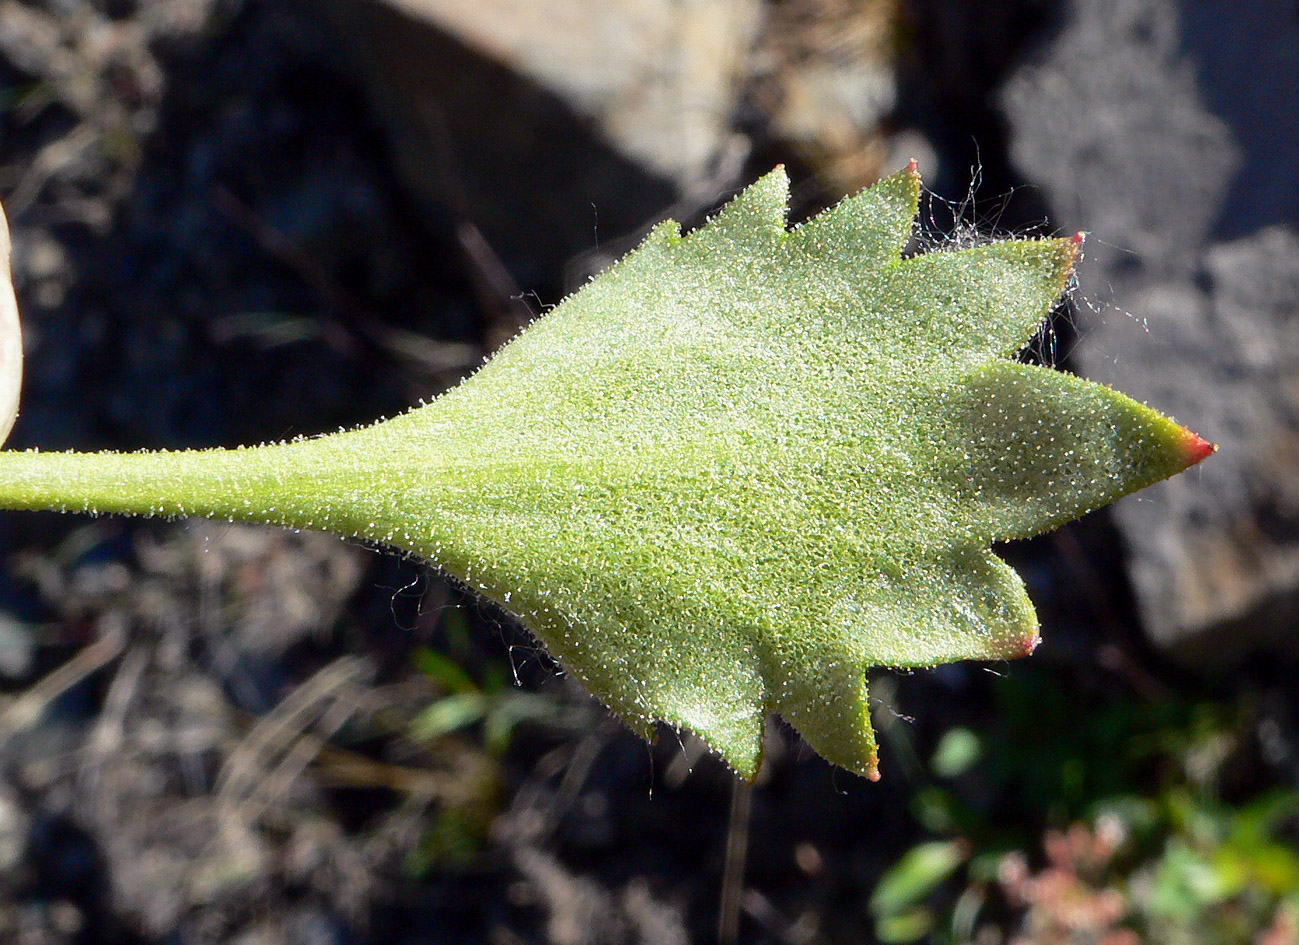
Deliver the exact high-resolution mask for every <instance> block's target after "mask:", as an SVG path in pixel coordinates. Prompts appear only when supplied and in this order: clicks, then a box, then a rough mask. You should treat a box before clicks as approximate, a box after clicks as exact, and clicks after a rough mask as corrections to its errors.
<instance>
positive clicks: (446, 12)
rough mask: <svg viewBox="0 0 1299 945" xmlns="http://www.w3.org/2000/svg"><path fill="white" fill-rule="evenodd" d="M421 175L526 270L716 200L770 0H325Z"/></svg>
mask: <svg viewBox="0 0 1299 945" xmlns="http://www.w3.org/2000/svg"><path fill="white" fill-rule="evenodd" d="M313 2H314V3H316V4H317V5H318V6H319V7H320V8H321V9H323V10H324V11H325V12H326V13H327V14H328V16H329V18H330V20H331V21H332V22H333V23H334V25H335V27H336V28H337V35H338V37H339V39H340V41H341V43H342V45H343V46H344V47H345V49H346V51H347V53H348V54H349V56H350V58H351V60H352V61H353V62H354V64H355V65H356V67H357V70H358V72H359V75H360V77H361V79H362V80H363V82H364V84H365V85H366V86H367V88H368V89H369V92H370V97H371V100H372V102H373V105H374V107H375V110H376V112H377V114H378V115H379V117H380V118H381V119H382V121H383V123H384V125H385V127H386V129H387V131H388V134H389V138H390V140H391V142H392V146H393V149H394V151H395V154H396V157H397V163H398V166H399V169H400V172H401V174H402V175H403V176H404V178H405V180H406V183H407V186H408V187H409V188H410V189H411V190H412V191H413V193H415V194H416V195H417V196H418V197H419V198H421V199H422V200H423V201H425V203H426V204H431V205H433V206H434V207H437V208H440V212H441V213H442V214H443V215H447V214H449V215H450V216H451V217H452V218H453V222H456V223H459V222H462V221H463V220H465V219H468V220H471V221H472V222H473V223H474V224H475V225H476V226H477V227H478V228H479V229H481V230H482V231H483V233H484V234H485V235H486V237H487V241H488V243H489V244H490V245H491V246H492V247H493V248H494V249H495V250H496V251H497V252H499V253H500V254H501V256H502V257H503V258H504V260H505V262H506V263H507V265H508V266H509V267H510V269H511V270H513V272H514V273H515V275H516V277H517V278H519V279H520V281H522V282H523V283H524V284H528V283H529V282H532V281H533V280H537V279H539V278H541V277H542V276H546V275H551V274H553V273H554V272H557V271H559V270H560V268H561V267H562V266H563V264H564V262H565V261H566V260H567V259H568V258H569V257H570V256H572V255H573V254H574V253H576V252H579V251H582V250H584V249H587V248H589V247H590V246H591V245H592V244H593V243H594V242H596V241H597V240H598V239H600V238H602V237H603V236H607V235H614V236H616V235H621V234H624V233H626V232H627V231H629V230H632V229H635V228H637V227H639V226H640V225H642V224H643V223H644V222H646V220H647V219H648V218H649V217H651V216H653V215H655V214H658V213H659V212H661V211H662V210H663V209H664V208H665V207H667V206H668V205H669V204H671V203H672V202H673V201H674V200H676V199H678V198H680V197H682V196H689V195H690V194H691V193H692V192H703V193H705V194H706V195H707V197H706V198H705V199H710V198H711V197H712V196H714V195H715V193H716V192H717V190H718V189H719V183H718V181H719V179H720V186H722V187H725V186H726V185H728V184H730V183H732V180H731V178H733V177H734V176H735V175H736V173H737V172H738V170H739V164H740V162H741V161H742V160H743V157H744V155H745V154H746V153H747V146H746V145H745V143H744V141H743V140H742V139H740V138H738V137H736V136H735V135H734V133H733V132H732V130H731V126H732V119H733V114H734V112H735V110H736V107H737V104H738V99H739V91H740V87H741V79H742V77H743V70H744V68H745V64H746V56H747V54H748V50H749V48H750V45H751V44H752V41H753V37H754V35H755V34H756V31H757V28H758V25H759V13H760V4H759V3H758V0H726V2H723V3H688V4H681V3H674V2H671V0H638V2H628V0H599V2H592V0H564V2H553V0H552V2H545V3H542V2H538V0H490V2H488V0H483V2H476V3H461V2H459V0H387V2H377V0H376V2H366V3H355V2H351V0H313Z"/></svg>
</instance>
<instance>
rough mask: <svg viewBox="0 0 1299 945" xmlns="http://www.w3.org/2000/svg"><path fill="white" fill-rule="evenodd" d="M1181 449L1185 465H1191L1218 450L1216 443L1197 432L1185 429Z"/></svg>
mask: <svg viewBox="0 0 1299 945" xmlns="http://www.w3.org/2000/svg"><path fill="white" fill-rule="evenodd" d="M1182 451H1183V452H1182V456H1183V458H1184V459H1185V461H1186V465H1187V467H1191V466H1194V465H1195V464H1196V463H1198V462H1200V461H1201V460H1203V459H1206V458H1208V457H1209V456H1212V455H1213V454H1214V453H1216V452H1218V444H1216V443H1210V442H1209V441H1208V440H1206V439H1205V438H1204V437H1202V436H1200V435H1199V434H1197V433H1192V432H1191V431H1190V430H1187V431H1186V439H1185V440H1184V441H1183V442H1182Z"/></svg>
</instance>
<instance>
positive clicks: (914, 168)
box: [907, 158, 920, 176]
mask: <svg viewBox="0 0 1299 945" xmlns="http://www.w3.org/2000/svg"><path fill="white" fill-rule="evenodd" d="M907 173H908V174H911V175H913V176H914V175H916V174H919V173H920V163H919V162H918V161H917V160H916V159H915V158H912V159H911V160H910V161H908V162H907Z"/></svg>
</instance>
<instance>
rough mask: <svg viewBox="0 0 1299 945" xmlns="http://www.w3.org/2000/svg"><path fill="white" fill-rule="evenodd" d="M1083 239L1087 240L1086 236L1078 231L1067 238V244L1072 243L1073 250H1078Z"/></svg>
mask: <svg viewBox="0 0 1299 945" xmlns="http://www.w3.org/2000/svg"><path fill="white" fill-rule="evenodd" d="M1085 239H1087V234H1086V233H1084V232H1083V231H1082V230H1079V231H1078V232H1077V233H1075V234H1074V235H1073V236H1071V237H1069V242H1071V243H1073V246H1074V249H1080V248H1081V247H1082V244H1083V240H1085Z"/></svg>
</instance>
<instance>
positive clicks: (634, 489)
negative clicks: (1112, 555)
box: [0, 165, 1212, 778]
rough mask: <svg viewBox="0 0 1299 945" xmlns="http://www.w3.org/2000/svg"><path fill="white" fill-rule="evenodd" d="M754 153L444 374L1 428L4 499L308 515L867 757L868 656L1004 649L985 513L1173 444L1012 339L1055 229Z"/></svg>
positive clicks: (1037, 517) (715, 721) (740, 739)
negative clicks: (483, 355)
mask: <svg viewBox="0 0 1299 945" xmlns="http://www.w3.org/2000/svg"><path fill="white" fill-rule="evenodd" d="M787 188H788V184H787V181H786V178H785V174H784V172H783V171H781V170H777V171H775V172H773V173H771V174H769V175H767V176H766V177H764V178H762V179H761V180H760V181H758V182H757V183H756V184H754V185H753V186H752V187H750V188H749V189H747V190H745V191H744V192H743V193H742V194H740V195H739V196H738V197H737V198H736V199H735V200H734V201H733V202H732V203H731V204H730V205H729V206H727V207H726V208H725V209H724V210H723V211H722V212H721V213H720V214H718V215H717V216H716V217H715V218H714V219H713V220H711V221H710V222H709V223H708V224H707V225H705V226H703V227H701V228H700V229H698V230H696V231H694V232H692V233H690V234H689V235H685V236H683V235H682V234H681V233H680V231H679V228H678V226H677V225H676V224H675V223H672V222H670V221H669V222H666V223H663V224H661V225H660V226H658V227H656V228H655V229H654V231H653V232H652V233H651V234H650V235H649V237H648V238H647V239H646V240H645V242H644V243H643V244H642V245H641V247H640V248H639V249H637V250H636V251H635V252H633V253H632V254H630V255H629V256H628V257H627V258H625V259H624V260H622V262H620V263H618V264H617V265H616V266H614V267H613V268H611V269H610V270H609V271H608V272H605V273H604V274H603V275H601V276H600V277H598V278H596V279H595V280H593V281H592V282H591V283H590V284H589V285H587V286H586V287H584V288H583V289H582V290H581V291H580V292H578V293H576V294H575V295H573V296H572V297H571V298H569V299H568V300H567V301H565V302H564V303H563V304H561V305H560V306H558V307H557V308H556V309H555V310H554V311H552V312H550V313H549V314H547V315H546V316H544V317H543V318H540V319H539V320H538V321H537V322H536V323H535V324H534V325H532V326H531V327H530V328H529V329H527V330H526V331H524V332H523V333H522V334H521V335H520V336H519V337H517V338H516V339H515V340H514V341H513V342H511V343H510V344H508V345H507V346H505V347H504V348H503V349H502V350H501V351H500V352H498V353H497V354H496V356H495V357H494V358H492V360H491V361H490V362H489V363H487V364H486V365H484V366H483V367H482V368H481V369H480V370H479V371H478V372H477V373H476V374H475V375H473V376H472V377H471V378H469V379H468V380H466V381H465V382H464V383H462V384H461V385H460V386H459V387H457V388H455V389H453V390H451V391H449V392H447V393H445V394H443V395H442V396H440V397H438V398H437V399H436V400H434V401H433V402H432V403H429V404H427V405H422V406H420V407H418V408H416V409H414V410H411V411H410V412H409V413H406V414H404V415H402V416H399V417H396V418H394V419H391V420H387V421H384V422H380V423H377V424H375V425H373V426H370V427H366V428H363V429H358V430H352V431H348V432H341V433H337V434H331V435H328V436H321V437H319V438H315V439H307V440H298V441H294V442H290V443H279V444H273V445H268V446H262V447H257V448H253V449H234V450H203V451H194V452H166V453H135V454H76V453H39V452H6V453H0V506H3V507H7V508H14V509H60V510H64V511H74V512H92V513H100V512H116V513H127V514H135V515H166V516H190V515H197V516H209V517H224V518H230V519H240V520H245V521H252V522H262V523H271V524H277V525H285V526H290V527H295V528H316V529H325V530H328V531H333V532H337V533H339V534H342V535H347V536H351V537H356V538H362V539H366V540H370V541H374V542H378V543H380V544H382V545H386V546H389V547H392V548H395V549H399V550H401V551H405V552H409V553H412V554H415V555H418V556H419V557H421V558H424V559H427V560H428V561H431V562H434V563H436V564H437V565H439V566H440V567H441V568H443V569H444V570H445V571H447V572H448V573H449V574H451V575H454V576H455V577H456V578H458V579H459V580H461V581H463V582H464V583H466V584H467V585H468V586H470V587H471V588H473V589H475V590H476V591H479V592H481V593H483V594H485V595H488V596H489V597H492V598H494V599H496V600H497V601H499V602H500V603H502V604H504V605H505V606H506V607H507V608H508V609H510V610H512V611H514V612H515V613H517V614H518V615H519V616H520V617H521V618H522V619H523V621H524V622H525V624H526V625H527V626H528V627H529V629H530V630H531V631H532V632H533V633H535V634H536V636H537V637H538V638H539V639H540V640H541V641H542V642H543V643H544V644H545V645H546V646H547V647H548V648H549V649H550V651H551V652H552V653H553V654H554V656H555V657H556V658H557V659H558V660H559V661H560V662H561V663H562V664H563V665H564V666H565V667H566V668H567V669H568V671H569V672H571V673H573V674H574V675H576V676H577V677H579V678H580V679H581V680H582V681H584V682H585V684H586V685H587V687H588V688H589V689H590V690H591V692H593V693H594V694H595V695H596V696H597V697H599V698H600V699H601V700H602V701H603V702H604V703H605V704H606V705H608V706H609V707H610V708H611V709H612V710H613V711H614V712H615V713H617V714H618V715H619V716H620V717H621V718H622V719H624V720H625V721H626V722H627V724H629V725H630V726H631V727H632V728H633V729H635V730H636V731H637V732H639V733H641V734H642V735H644V736H645V737H651V736H652V735H653V733H654V726H655V724H656V723H657V722H660V721H661V722H667V723H669V724H671V725H676V726H686V727H688V728H690V729H692V730H694V731H695V732H696V733H698V734H699V735H700V736H702V737H703V738H704V739H705V741H707V742H708V743H709V744H710V745H711V746H712V747H713V748H714V749H715V750H716V751H717V752H718V753H719V754H720V755H721V756H722V757H723V758H724V759H725V760H726V761H727V762H728V763H729V764H730V765H732V766H733V767H734V768H735V770H736V771H738V772H739V773H740V774H741V775H743V776H744V777H746V778H753V777H754V776H755V775H756V773H757V771H758V768H759V765H760V761H761V751H762V731H763V722H764V719H765V717H766V716H767V714H768V713H770V712H772V711H776V712H779V713H780V714H781V715H782V716H783V717H784V718H785V719H786V720H787V721H788V722H789V723H790V724H792V725H793V726H794V727H795V728H796V729H798V731H799V732H800V733H801V734H802V735H803V737H804V738H805V739H806V740H807V741H808V743H809V744H810V745H811V746H812V747H813V748H814V749H816V750H817V751H818V752H819V753H821V754H822V755H823V756H824V757H826V758H827V759H829V760H830V761H832V762H834V763H835V764H838V765H841V766H843V767H845V768H848V769H850V770H852V771H855V772H858V773H860V774H863V775H866V776H868V777H876V776H877V771H876V749H875V739H874V734H873V731H872V728H871V724H870V718H869V711H868V704H867V694H866V675H865V673H866V669H867V668H868V667H870V666H875V665H885V666H931V665H934V664H936V663H942V662H946V661H951V660H961V659H1004V658H1011V657H1016V656H1021V655H1024V654H1027V653H1029V652H1031V651H1032V650H1033V647H1034V646H1035V645H1036V643H1037V639H1038V625H1037V620H1036V617H1035V615H1034V612H1033V608H1032V606H1031V604H1030V603H1029V600H1028V597H1027V595H1026V594H1025V591H1024V587H1023V584H1022V583H1021V581H1020V580H1019V578H1018V577H1017V576H1016V575H1015V573H1014V572H1013V571H1012V570H1011V568H1010V567H1009V566H1008V565H1006V564H1005V563H1004V562H1002V561H1001V560H1000V559H999V558H997V557H996V556H995V555H994V554H993V553H992V551H991V544H992V543H993V542H995V541H1001V540H1005V539H1011V538H1021V537H1026V536H1029V535H1034V534H1037V533H1039V532H1042V531H1044V530H1047V529H1049V528H1052V527H1054V526H1056V525H1059V524H1061V523H1062V522H1065V521H1067V520H1069V519H1072V518H1075V517H1077V516H1079V515H1081V514H1083V513H1084V512H1087V511H1089V510H1091V509H1094V508H1096V507H1098V506H1100V505H1103V504H1105V503H1107V502H1109V501H1111V500H1113V499H1115V498H1117V497H1119V496H1121V495H1124V494H1126V493H1129V492H1132V491H1134V490H1136V489H1139V488H1141V487H1143V486H1146V485H1148V484H1150V483H1153V482H1155V481H1157V480H1159V479H1162V478H1164V477H1167V476H1170V475H1172V474H1174V473H1176V472H1178V471H1180V470H1182V469H1185V468H1186V467H1187V466H1189V465H1191V464H1193V463H1195V462H1198V461H1199V460H1201V459H1203V458H1204V457H1205V456H1206V455H1207V454H1208V453H1209V452H1210V451H1211V450H1212V447H1211V446H1210V445H1209V444H1208V443H1206V442H1205V441H1204V440H1202V439H1200V438H1199V437H1197V436H1195V435H1194V434H1192V433H1190V432H1188V431H1187V430H1185V429H1183V428H1182V427H1180V426H1178V425H1177V424H1175V423H1174V422H1173V421H1171V420H1169V419H1167V418H1165V417H1163V416H1160V415H1159V414H1157V413H1156V412H1154V411H1153V410H1151V409H1149V408H1147V407H1145V406H1143V405H1141V404H1138V403H1135V402H1134V401H1132V400H1130V399H1128V398H1126V397H1124V396H1123V395H1121V394H1118V393H1115V392H1114V391H1112V390H1109V389H1108V388H1105V387H1102V386H1100V385H1097V384H1092V383H1089V382H1087V381H1084V380H1081V379H1079V378H1077V377H1073V376H1070V375H1067V374H1063V373H1060V372H1057V371H1054V370H1050V369H1047V368H1042V367H1035V366H1030V365H1027V364H1023V363H1019V362H1017V361H1015V360H1014V357H1015V355H1016V354H1017V353H1018V352H1019V351H1020V350H1021V349H1022V348H1023V347H1024V345H1025V344H1026V343H1027V342H1028V341H1029V340H1030V338H1031V337H1032V336H1033V334H1034V333H1035V332H1036V331H1037V330H1038V328H1039V327H1040V325H1041V323H1042V321H1043V320H1044V319H1045V318H1046V316H1047V315H1048V313H1049V312H1050V310H1051V308H1052V306H1053V305H1055V303H1056V302H1057V301H1058V299H1059V297H1060V295H1061V293H1062V292H1063V291H1064V289H1065V286H1066V283H1067V282H1068V280H1069V278H1070V274H1071V268H1072V265H1073V261H1074V257H1075V255H1076V252H1077V249H1078V244H1079V239H1078V238H1074V239H1045V240H1010V241H1006V242H1000V243H993V244H990V245H985V246H979V247H975V248H970V249H963V250H959V251H939V252H931V253H927V254H923V255H918V256H914V257H912V258H908V259H903V258H902V256H901V251H902V249H903V248H904V246H905V244H906V243H907V242H908V240H909V238H910V236H911V234H912V228H913V225H914V219H915V215H916V208H917V200H918V196H919V189H920V181H919V177H918V175H917V173H916V171H915V167H914V165H913V166H912V167H910V168H908V169H907V170H906V171H904V172H902V173H900V174H897V175H895V176H893V177H890V178H887V179H886V180H883V181H881V182H880V183H879V184H877V185H876V186H874V187H872V188H870V189H869V190H866V191H865V192H863V193H861V194H859V195H858V196H856V197H853V198H851V199H849V200H845V201H844V202H843V203H841V204H839V205H838V206H837V207H835V208H834V209H832V210H830V211H828V212H826V213H824V214H822V215H820V216H818V217H816V218H815V219H813V220H811V221H810V222H808V223H806V224H804V225H802V226H800V227H797V228H795V229H793V230H790V229H789V228H788V227H787V225H786V204H787Z"/></svg>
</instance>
